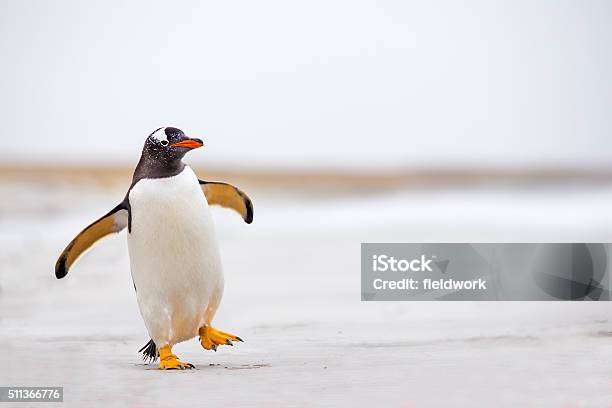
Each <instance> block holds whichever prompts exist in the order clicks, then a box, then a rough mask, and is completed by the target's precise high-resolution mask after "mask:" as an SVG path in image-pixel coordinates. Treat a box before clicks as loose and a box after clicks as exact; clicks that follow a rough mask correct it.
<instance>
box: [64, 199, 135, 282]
mask: <svg viewBox="0 0 612 408" xmlns="http://www.w3.org/2000/svg"><path fill="white" fill-rule="evenodd" d="M127 225H128V207H127V205H125V204H124V203H121V204H119V205H118V206H116V207H115V208H113V209H112V210H110V211H109V212H108V214H106V215H104V216H103V217H101V218H100V219H98V220H97V221H94V222H93V223H91V224H90V225H89V226H87V227H86V228H85V229H84V230H83V231H81V232H80V233H79V234H78V235H77V236H76V237H74V239H73V240H72V241H70V243H69V244H68V246H67V247H66V249H64V252H62V254H61V255H60V257H59V259H58V260H57V262H56V263H55V276H56V277H57V279H61V278H63V277H64V276H66V275H67V274H68V270H69V269H70V267H71V266H72V264H74V263H75V262H76V260H77V259H79V257H80V256H81V255H82V254H83V253H84V252H85V251H87V250H88V249H89V248H91V246H92V245H93V244H95V243H96V241H98V240H99V239H101V238H104V237H105V236H107V235H109V234H113V233H117V232H119V231H121V230H122V229H124V228H125V227H127Z"/></svg>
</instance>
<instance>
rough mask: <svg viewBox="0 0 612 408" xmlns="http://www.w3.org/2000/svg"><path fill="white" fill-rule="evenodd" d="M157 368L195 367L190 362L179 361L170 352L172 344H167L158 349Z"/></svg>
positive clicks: (184, 368)
mask: <svg viewBox="0 0 612 408" xmlns="http://www.w3.org/2000/svg"><path fill="white" fill-rule="evenodd" d="M159 368H160V370H190V369H192V368H195V366H194V365H193V364H191V363H185V362H182V361H180V360H179V359H178V358H177V357H176V356H175V355H174V354H172V346H170V345H169V344H167V345H165V346H164V347H162V348H160V349H159Z"/></svg>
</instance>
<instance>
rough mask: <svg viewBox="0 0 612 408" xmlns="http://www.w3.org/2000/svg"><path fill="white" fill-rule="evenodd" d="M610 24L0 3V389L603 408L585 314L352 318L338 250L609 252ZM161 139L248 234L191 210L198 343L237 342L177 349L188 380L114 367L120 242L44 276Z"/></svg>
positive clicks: (429, 310)
mask: <svg viewBox="0 0 612 408" xmlns="http://www.w3.org/2000/svg"><path fill="white" fill-rule="evenodd" d="M611 17H612V4H611V3H610V2H608V1H594V0H589V1H583V2H576V1H544V0H538V1H468V2H454V1H433V2H424V1H376V2H375V1H352V2H350V1H309V2H287V1H267V0H264V1H258V2H249V1H242V0H239V1H227V2H211V1H178V2H156V1H153V2H151V1H149V2H144V1H134V2H121V1H110V2H73V1H54V2H45V1H27V2H20V1H12V0H2V1H0V52H1V55H2V56H3V58H2V61H3V63H2V64H0V118H1V119H2V121H1V123H2V126H1V127H0V135H1V137H2V140H3V141H4V143H3V148H2V149H1V150H0V192H1V198H2V199H1V200H0V244H1V245H0V247H1V249H0V260H1V261H2V262H1V263H0V340H1V341H2V344H3V345H4V347H5V348H6V350H7V351H8V352H7V355H8V357H5V358H6V360H7V369H6V370H2V372H0V383H1V384H0V385H48V384H57V385H64V386H65V387H66V391H65V401H66V403H68V404H74V405H79V404H82V403H84V402H89V403H93V402H96V401H100V400H104V399H105V398H111V397H119V398H129V401H130V402H131V403H133V404H145V405H147V406H156V405H157V404H162V405H161V406H171V405H172V404H173V402H174V401H175V400H174V399H173V398H174V397H175V394H174V393H173V392H167V391H164V388H163V387H167V386H168V384H170V385H171V386H172V387H174V389H176V390H179V391H180V392H181V393H182V394H181V395H182V396H183V398H186V399H188V400H192V399H193V400H197V398H198V395H199V393H200V392H203V391H210V390H211V388H210V387H211V381H208V380H211V379H212V380H213V381H212V382H213V383H214V384H215V389H214V390H215V393H214V395H213V394H211V395H210V396H208V398H209V400H208V402H210V403H212V405H213V406H215V405H219V404H224V405H225V406H227V404H229V405H230V406H231V405H232V404H234V405H236V406H245V405H254V406H263V405H266V406H294V405H295V406H323V405H327V404H329V405H330V406H338V405H339V404H340V405H343V404H347V403H351V404H352V405H361V404H369V405H372V404H374V405H377V404H383V405H386V404H388V405H390V406H413V405H416V406H428V405H432V406H436V405H439V404H442V403H443V402H444V403H448V402H454V403H455V404H468V403H469V404H470V405H472V406H473V405H474V404H476V405H478V404H485V405H489V406H492V405H495V406H504V405H507V406H516V405H517V404H520V405H522V406H528V405H530V404H531V405H532V406H543V405H547V404H550V405H556V406H559V405H560V404H566V405H568V404H569V405H570V406H602V405H609V403H610V401H609V400H608V396H609V395H610V391H612V390H611V389H610V384H612V377H610V374H609V369H608V367H606V366H605V361H607V360H608V359H609V357H612V356H611V355H610V354H611V353H610V351H609V350H610V347H609V343H610V341H611V339H610V337H612V324H611V323H610V321H609V314H610V313H609V312H610V307H609V306H608V303H607V302H565V303H561V302H546V303H527V302H526V303H523V302H514V303H504V302H498V303H485V302H480V303H479V302H473V303H472V302H462V303H445V304H442V303H435V302H384V303H383V302H380V303H365V302H360V288H359V284H360V275H359V274H360V268H359V248H360V243H361V242H455V241H457V242H611V239H612V215H611V214H610V211H609V208H610V203H611V202H612V138H611V137H610V135H611V133H612V132H611V131H612V116H611V115H610V112H611V107H612V77H611V76H610V72H612V53H611V52H610V50H612V29H611V28H610V19H611ZM161 126H175V127H178V128H180V129H182V130H184V131H185V133H186V134H187V135H190V136H193V137H199V138H202V139H204V141H205V147H204V148H203V149H200V150H197V151H194V152H192V153H190V154H189V155H188V156H187V157H186V162H188V164H190V165H191V166H192V167H193V168H194V169H195V170H196V172H197V173H198V175H199V177H200V178H201V179H205V180H222V181H226V182H230V183H232V184H235V185H237V186H239V187H240V188H242V189H243V190H245V191H246V192H247V194H249V196H250V197H251V198H252V200H253V202H254V205H255V221H254V223H253V224H252V225H246V224H244V223H242V221H241V220H240V218H239V217H238V216H236V215H235V214H232V213H229V212H227V211H225V210H221V209H215V218H216V223H217V230H218V234H219V236H220V238H219V239H220V244H221V248H222V253H223V258H224V264H225V270H226V291H225V297H224V301H223V304H222V307H221V309H220V311H219V314H218V316H217V324H218V326H219V327H220V328H221V329H223V330H227V331H230V332H234V333H237V334H239V335H240V336H241V337H243V338H246V339H247V340H248V341H247V342H246V343H244V344H240V345H239V346H237V347H234V348H233V349H231V350H223V351H220V352H219V353H216V354H214V355H211V354H209V353H204V352H203V351H202V350H199V346H198V345H197V344H196V342H195V341H194V342H191V343H189V344H185V345H181V346H179V347H178V348H177V350H176V352H177V354H179V355H180V356H181V357H183V359H185V360H187V361H191V362H193V363H194V364H196V365H198V366H199V367H200V370H198V372H197V373H196V374H194V375H191V376H189V377H185V376H183V375H181V376H170V377H168V376H165V377H164V375H163V373H158V372H156V371H144V368H145V367H148V368H153V367H154V366H143V365H141V364H139V363H138V361H139V356H138V355H137V353H136V350H138V348H140V346H142V345H144V343H145V342H146V341H147V340H148V336H147V333H146V330H145V328H144V325H143V323H142V321H141V320H140V316H139V313H138V309H137V305H136V302H135V297H134V294H133V291H132V284H131V278H130V274H129V260H128V256H127V248H126V245H125V233H121V234H120V235H119V236H116V237H112V238H108V239H106V240H105V241H103V242H101V243H100V244H99V245H98V246H97V247H96V248H95V250H94V251H92V252H91V253H89V254H87V255H86V256H84V257H83V258H82V259H81V260H80V262H79V263H78V264H77V265H75V267H74V268H73V270H72V272H71V274H70V275H69V276H68V277H67V278H66V279H65V280H62V281H56V280H55V277H54V276H53V265H54V263H55V260H56V258H57V256H58V255H59V253H60V252H61V250H62V249H63V247H64V246H65V245H66V244H67V243H68V242H69V241H70V239H72V237H73V236H74V235H75V234H76V233H77V232H78V231H79V230H80V229H81V228H82V227H84V226H85V225H87V224H88V223H89V222H91V221H92V220H94V219H96V218H98V217H99V216H100V215H102V214H104V213H105V212H106V211H108V210H109V209H110V208H112V207H114V206H115V205H116V204H117V203H118V202H119V201H121V199H122V198H123V196H124V194H125V192H126V190H127V188H128V186H129V184H130V180H131V173H132V171H133V168H134V166H135V164H136V163H137V161H138V158H139V155H140V150H141V148H142V144H143V142H144V140H145V138H146V137H147V135H149V134H150V133H151V132H152V131H153V130H155V129H156V128H158V127H161ZM192 343H193V344H192ZM111 349H112V352H111V351H110V350H111ZM606 357H607V358H606ZM41 364H42V365H43V366H44V367H46V369H44V370H42V369H38V367H40V366H41ZM209 364H218V365H210V366H209ZM373 370H375V371H376V373H374V371H373ZM391 372H393V373H394V375H391V374H390V373H391ZM143 373H144V374H143ZM91 382H95V383H96V384H98V385H99V387H98V388H95V389H94V388H92V386H91ZM536 384H537V385H536ZM237 385H238V386H239V387H240V390H241V393H235V392H231V391H232V390H234V389H235V387H236V386H237ZM440 387H445V388H444V389H445V390H446V392H445V393H443V394H440V393H439V392H438V391H437V390H438V389H439V388H440ZM271 395H274V397H273V398H272V397H271ZM436 398H437V399H436ZM436 403H439V404H436ZM164 404H165V405H164Z"/></svg>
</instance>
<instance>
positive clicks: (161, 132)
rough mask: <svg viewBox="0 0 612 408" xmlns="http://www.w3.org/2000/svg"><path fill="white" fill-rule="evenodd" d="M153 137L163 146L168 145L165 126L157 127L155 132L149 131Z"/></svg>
mask: <svg viewBox="0 0 612 408" xmlns="http://www.w3.org/2000/svg"><path fill="white" fill-rule="evenodd" d="M150 137H152V138H153V139H156V140H157V141H158V142H160V143H161V144H163V145H164V146H167V145H168V136H166V128H165V127H163V128H159V129H157V130H156V131H155V132H153V133H151V136H150Z"/></svg>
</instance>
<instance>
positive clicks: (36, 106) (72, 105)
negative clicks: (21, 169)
mask: <svg viewBox="0 0 612 408" xmlns="http://www.w3.org/2000/svg"><path fill="white" fill-rule="evenodd" d="M611 21H612V2H610V1H503V2H502V1H467V2H457V1H448V2H446V1H431V2H430V1H415V2H410V1H399V0H398V1H330V0H325V1H303V2H294V1H267V0H263V1H246V0H238V1H195V0H194V1H172V2H151V1H146V2H144V1H143V2H135V1H132V2H118V1H98V2H73V1H16V0H15V1H7V0H2V1H0V31H1V32H0V52H1V55H2V64H1V66H0V115H1V117H0V118H1V122H2V127H1V130H0V133H1V137H2V140H3V148H2V149H1V151H0V162H2V163H9V162H12V163H14V162H45V163H75V162H76V163H123V164H133V163H135V162H136V161H137V160H138V156H139V154H140V149H141V146H142V143H143V141H144V138H145V137H146V136H147V135H148V134H149V133H150V132H151V131H153V130H154V129H156V128H157V127H160V126H176V127H179V128H181V129H183V130H184V131H185V132H186V133H187V134H189V135H193V136H195V137H200V138H202V139H204V140H205V142H206V147H205V151H201V152H197V153H194V154H192V158H191V159H190V160H191V161H192V162H198V163H203V162H204V161H209V162H210V163H213V164H215V165H220V166H243V167H249V166H273V167H281V168H282V167H287V166H289V167H318V166H324V167H340V168H343V167H358V168H361V167H385V166H407V167H411V166H412V167H430V166H433V167H437V166H440V165H451V166H454V165H459V166H476V167H478V166H511V167H517V166H518V167H522V166H538V167H540V166H557V165H581V166H590V165H592V166H606V167H610V165H611V164H612V24H611Z"/></svg>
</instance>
